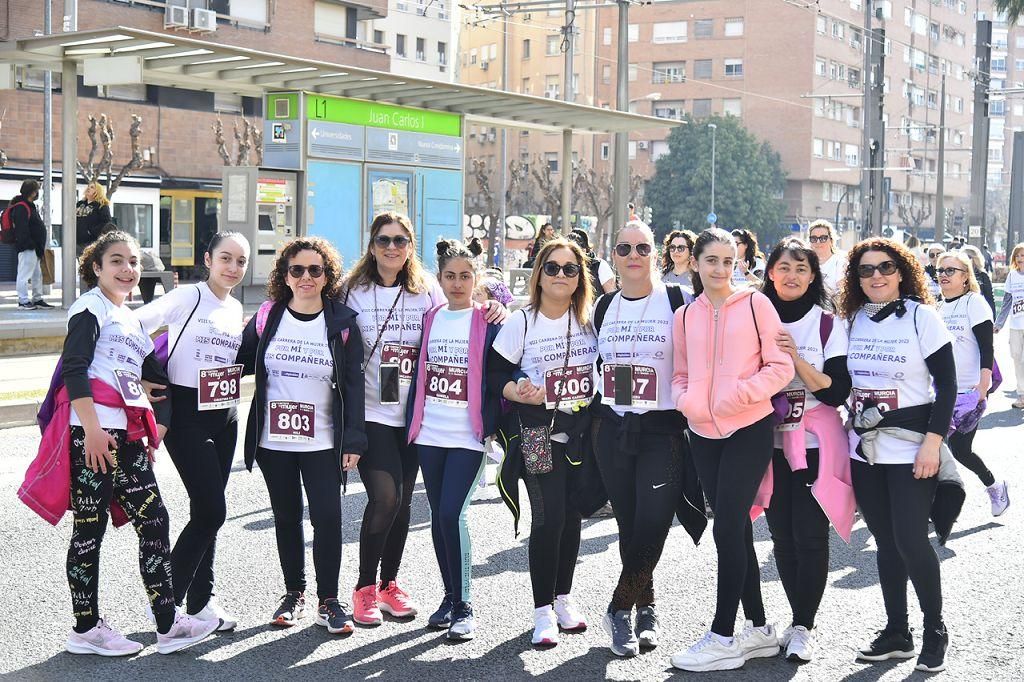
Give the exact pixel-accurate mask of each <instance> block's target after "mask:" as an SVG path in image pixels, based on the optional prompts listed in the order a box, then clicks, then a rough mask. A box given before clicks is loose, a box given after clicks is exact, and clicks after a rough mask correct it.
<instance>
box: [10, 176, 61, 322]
mask: <svg viewBox="0 0 1024 682" xmlns="http://www.w3.org/2000/svg"><path fill="white" fill-rule="evenodd" d="M38 198H39V183H38V182H36V181H35V180H25V181H24V182H22V183H21V191H20V192H18V196H16V197H14V198H13V199H11V204H10V209H9V211H10V216H11V221H12V222H13V224H14V227H13V229H14V240H15V248H16V249H17V250H18V275H17V282H16V289H17V292H18V310H35V309H36V308H52V307H53V306H51V305H50V304H49V303H47V302H46V301H45V300H43V268H42V261H43V255H44V252H45V250H46V225H45V224H44V223H43V219H42V218H41V217H40V216H39V210H38V209H37V208H36V204H35V201H36V199H38ZM29 282H32V295H31V297H30V296H29V290H28V284H29Z"/></svg>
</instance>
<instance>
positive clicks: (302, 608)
mask: <svg viewBox="0 0 1024 682" xmlns="http://www.w3.org/2000/svg"><path fill="white" fill-rule="evenodd" d="M304 615H306V597H305V596H303V594H302V593H301V592H285V593H284V596H283V597H281V601H279V602H278V604H277V611H274V615H273V617H272V618H271V619H270V624H271V625H281V626H283V627H291V626H292V625H295V623H297V622H298V621H299V619H300V618H302V617H303V616H304Z"/></svg>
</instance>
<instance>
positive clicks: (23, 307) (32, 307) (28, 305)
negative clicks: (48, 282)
mask: <svg viewBox="0 0 1024 682" xmlns="http://www.w3.org/2000/svg"><path fill="white" fill-rule="evenodd" d="M35 309H36V304H35V303H19V304H18V310H35Z"/></svg>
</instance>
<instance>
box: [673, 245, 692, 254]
mask: <svg viewBox="0 0 1024 682" xmlns="http://www.w3.org/2000/svg"><path fill="white" fill-rule="evenodd" d="M688 248H690V247H689V246H687V245H686V244H669V245H668V250H669V252H670V253H682V252H683V251H686V250H687V249H688Z"/></svg>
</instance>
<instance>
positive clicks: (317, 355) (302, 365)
mask: <svg viewBox="0 0 1024 682" xmlns="http://www.w3.org/2000/svg"><path fill="white" fill-rule="evenodd" d="M264 364H265V365H266V367H267V418H266V419H265V420H264V422H263V433H262V434H261V435H260V447H261V448H269V449H272V450H284V451H287V452H316V451H317V450H333V449H334V412H333V407H334V390H335V389H334V388H333V385H334V358H333V357H332V356H331V349H330V346H329V345H328V343H327V325H326V323H325V322H324V314H323V312H321V313H320V314H319V315H317V316H316V317H315V318H313V319H312V320H308V321H305V320H300V319H298V318H296V317H295V315H294V314H293V313H292V312H291V311H290V310H285V312H284V314H283V315H282V316H281V324H280V325H279V326H278V328H277V331H276V332H275V333H274V337H273V338H272V339H271V340H270V343H268V344H267V349H266V354H265V355H264ZM274 403H278V407H277V408H276V409H275V405H274ZM285 417H287V419H286V418H285ZM275 431H276V432H278V433H277V434H275V433H274V432H275ZM296 431H302V432H303V433H302V434H296V433H294V432H296Z"/></svg>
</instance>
